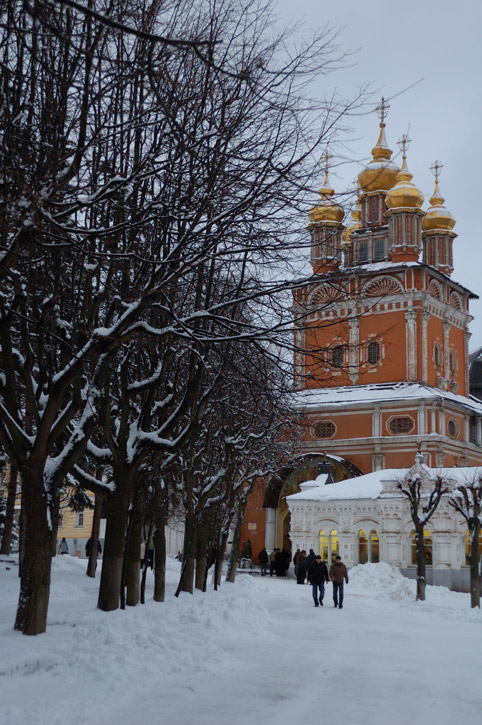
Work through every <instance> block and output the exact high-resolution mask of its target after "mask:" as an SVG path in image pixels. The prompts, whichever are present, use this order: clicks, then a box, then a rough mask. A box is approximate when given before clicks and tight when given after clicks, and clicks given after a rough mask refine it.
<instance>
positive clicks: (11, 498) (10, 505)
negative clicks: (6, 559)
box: [0, 462, 17, 556]
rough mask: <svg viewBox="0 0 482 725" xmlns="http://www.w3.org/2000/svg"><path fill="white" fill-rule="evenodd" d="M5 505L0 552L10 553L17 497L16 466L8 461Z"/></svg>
mask: <svg viewBox="0 0 482 725" xmlns="http://www.w3.org/2000/svg"><path fill="white" fill-rule="evenodd" d="M7 490H8V493H7V505H6V509H5V524H4V527H3V538H2V548H1V549H0V554H6V555H7V556H8V555H9V554H10V549H11V548H12V530H13V520H14V515H15V499H16V497H17V466H16V465H15V464H14V463H12V462H10V475H9V478H8V489H7Z"/></svg>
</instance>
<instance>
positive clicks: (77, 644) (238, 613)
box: [0, 556, 482, 725]
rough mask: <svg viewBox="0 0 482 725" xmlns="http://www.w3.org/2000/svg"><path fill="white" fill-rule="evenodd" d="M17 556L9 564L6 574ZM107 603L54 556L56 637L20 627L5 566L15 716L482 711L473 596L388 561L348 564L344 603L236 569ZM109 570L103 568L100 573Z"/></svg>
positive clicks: (365, 719) (4, 634)
mask: <svg viewBox="0 0 482 725" xmlns="http://www.w3.org/2000/svg"><path fill="white" fill-rule="evenodd" d="M7 566H9V567H10V568H9V569H7ZM178 573H179V564H178V563H177V562H176V561H170V562H169V564H168V586H167V595H166V602H165V603H164V604H155V603H154V602H153V601H152V600H151V597H152V579H150V580H149V590H148V598H149V601H148V603H147V604H146V605H145V606H138V607H136V608H133V609H128V610H126V611H120V610H119V611H117V612H111V613H104V612H100V611H98V610H97V609H96V606H95V605H96V596H97V586H98V579H97V580H92V579H89V578H88V577H87V576H85V561H81V560H79V559H75V558H73V557H70V556H64V557H56V558H55V560H54V565H53V585H52V593H51V603H50V609H49V625H48V631H47V633H46V634H44V635H40V636H37V637H26V636H24V635H21V634H19V633H16V632H14V631H13V629H12V625H13V621H14V616H15V607H16V603H17V596H18V577H17V568H16V566H12V565H7V564H5V563H4V562H0V723H2V725H3V724H5V725H7V724H8V725H27V724H28V725H37V724H38V725H40V724H41V725H47V724H49V725H55V724H56V723H58V724H59V725H60V724H62V725H66V724H67V725H77V724H79V725H80V724H81V723H82V725H137V723H148V724H149V725H161V724H162V725H164V723H165V724H166V725H168V724H169V725H225V724H227V723H229V725H248V724H249V725H261V724H263V725H271V724H272V725H274V724H275V723H276V725H298V724H299V725H315V724H316V725H319V723H320V722H327V723H343V725H355V724H360V725H368V724H370V725H377V724H380V725H381V724H382V723H383V725H386V724H387V723H390V725H404V724H405V723H406V724H407V725H408V724H410V725H422V724H423V725H427V723H437V725H444V724H447V725H449V724H450V725H459V724H461V723H467V722H471V723H478V722H481V721H482V689H481V685H480V673H481V671H482V613H481V612H480V611H479V610H471V609H470V601H469V595H468V594H456V593H453V592H449V591H448V590H446V589H444V588H442V587H427V600H426V602H424V603H420V602H419V603H416V602H415V597H414V587H415V584H414V582H411V581H408V580H407V579H404V578H403V577H402V576H401V575H400V574H399V573H398V572H397V571H396V570H394V569H391V568H390V567H389V566H388V565H386V564H366V565H365V566H359V567H355V568H354V569H352V570H351V572H350V583H349V585H348V586H347V587H346V588H345V606H344V608H343V609H342V610H339V609H335V608H334V607H333V603H332V599H331V585H328V586H327V592H326V598H325V606H323V607H319V608H317V609H315V607H314V606H313V601H312V599H311V587H308V586H299V585H297V584H296V583H295V581H294V580H293V579H288V580H284V579H276V578H275V577H273V578H270V577H266V578H261V577H256V576H250V575H247V574H243V575H238V577H237V581H236V583H235V584H234V585H232V584H226V583H223V585H222V587H221V589H220V590H219V591H218V592H214V591H212V590H211V589H210V590H209V591H208V592H207V593H206V594H202V593H199V592H196V593H195V594H194V595H193V596H190V595H188V594H182V595H181V596H180V598H179V599H175V597H174V596H173V593H174V590H175V585H176V583H177V577H178ZM97 576H98V575H97Z"/></svg>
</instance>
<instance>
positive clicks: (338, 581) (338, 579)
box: [330, 554, 348, 609]
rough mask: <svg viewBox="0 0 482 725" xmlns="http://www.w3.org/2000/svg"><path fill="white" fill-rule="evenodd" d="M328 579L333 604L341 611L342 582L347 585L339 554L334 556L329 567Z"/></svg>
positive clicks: (345, 573)
mask: <svg viewBox="0 0 482 725" xmlns="http://www.w3.org/2000/svg"><path fill="white" fill-rule="evenodd" d="M330 579H331V581H332V582H333V602H334V604H335V607H338V608H339V609H343V580H345V581H346V583H347V584H348V572H347V570H346V566H345V565H344V563H343V562H342V560H341V556H340V555H339V554H337V556H335V561H334V562H333V564H332V565H331V567H330Z"/></svg>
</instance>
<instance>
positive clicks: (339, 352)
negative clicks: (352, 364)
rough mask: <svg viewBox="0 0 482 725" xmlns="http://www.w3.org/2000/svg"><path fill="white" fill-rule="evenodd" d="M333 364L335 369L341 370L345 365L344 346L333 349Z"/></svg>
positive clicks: (336, 346)
mask: <svg viewBox="0 0 482 725" xmlns="http://www.w3.org/2000/svg"><path fill="white" fill-rule="evenodd" d="M331 364H332V365H333V367H334V368H341V366H342V365H343V346H342V345H335V346H334V347H332V348H331Z"/></svg>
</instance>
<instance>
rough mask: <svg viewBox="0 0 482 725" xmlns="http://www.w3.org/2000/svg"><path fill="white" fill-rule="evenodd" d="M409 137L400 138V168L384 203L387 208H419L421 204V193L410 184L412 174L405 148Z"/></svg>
mask: <svg viewBox="0 0 482 725" xmlns="http://www.w3.org/2000/svg"><path fill="white" fill-rule="evenodd" d="M409 140H410V139H408V138H407V137H406V136H405V135H404V136H402V138H401V140H400V142H399V143H400V145H401V146H402V152H403V163H402V168H401V169H400V171H399V172H398V174H397V181H396V184H395V186H392V188H391V189H390V191H389V192H388V194H387V196H386V198H385V203H386V205H387V207H388V208H389V209H400V208H404V207H410V208H412V209H420V207H421V206H422V204H423V199H424V197H423V194H422V192H421V191H419V190H418V189H417V187H416V186H415V184H412V179H413V176H412V174H411V173H410V171H409V170H408V168H407V157H406V148H407V144H408V142H409Z"/></svg>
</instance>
